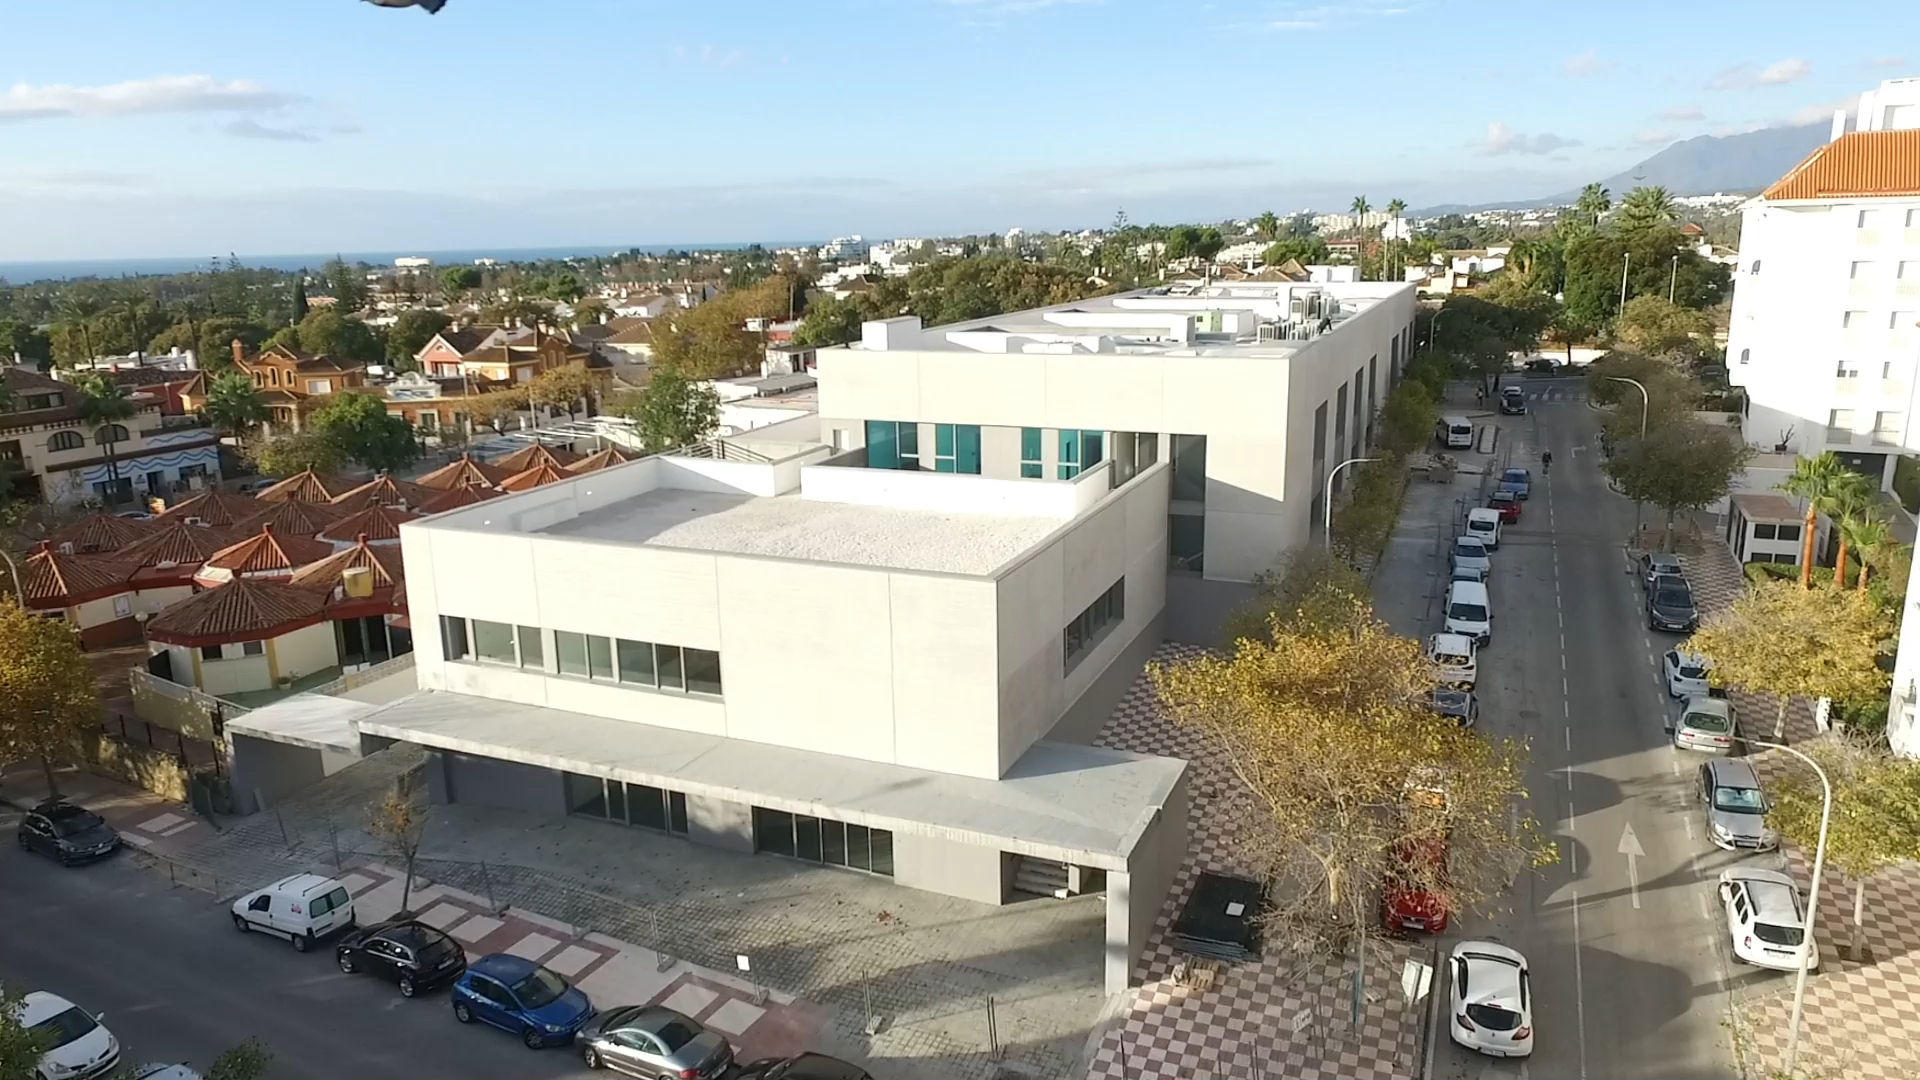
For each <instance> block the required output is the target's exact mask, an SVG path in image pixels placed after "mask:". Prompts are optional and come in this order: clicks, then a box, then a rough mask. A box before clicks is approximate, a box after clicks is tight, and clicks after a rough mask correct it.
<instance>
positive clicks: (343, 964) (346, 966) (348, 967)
mask: <svg viewBox="0 0 1920 1080" xmlns="http://www.w3.org/2000/svg"><path fill="white" fill-rule="evenodd" d="M335 960H336V961H338V963H339V964H340V970H341V971H344V972H346V973H347V974H349V975H351V974H353V973H354V972H356V971H359V970H360V967H359V965H358V964H355V963H354V962H353V954H352V953H350V952H348V951H346V950H345V949H342V950H340V952H339V953H338V954H337V955H336V956H335Z"/></svg>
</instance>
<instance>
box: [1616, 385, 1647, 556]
mask: <svg viewBox="0 0 1920 1080" xmlns="http://www.w3.org/2000/svg"><path fill="white" fill-rule="evenodd" d="M1607 378H1608V379H1609V380H1611V381H1613V382H1623V383H1630V384H1632V386H1633V388H1634V389H1635V390H1638V391H1640V441H1641V442H1646V441H1647V413H1648V412H1649V411H1650V410H1651V409H1652V407H1653V399H1652V398H1650V397H1648V396H1647V388H1646V386H1644V385H1642V384H1641V382H1640V380H1638V379H1629V378H1626V377H1625V376H1623V375H1609V376H1607ZM1640 513H1641V504H1640V500H1639V499H1635V500H1633V542H1634V543H1636V544H1637V543H1639V542H1640Z"/></svg>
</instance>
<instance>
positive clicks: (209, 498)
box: [157, 491, 265, 525]
mask: <svg viewBox="0 0 1920 1080" xmlns="http://www.w3.org/2000/svg"><path fill="white" fill-rule="evenodd" d="M263 509H265V507H264V506H263V505H261V503H260V501H259V500H258V499H255V498H254V497H253V496H251V495H234V494H231V493H228V492H224V491H207V492H202V493H201V494H199V495H195V496H194V497H193V498H191V499H186V500H183V501H181V502H177V503H175V504H173V505H172V506H169V507H167V508H166V509H165V510H164V511H162V512H161V513H160V514H158V515H157V518H158V520H160V521H164V522H167V523H169V524H171V523H173V522H176V521H184V520H185V519H187V518H190V517H197V518H199V519H200V520H201V521H204V522H206V523H207V524H209V525H232V524H234V523H235V522H238V521H245V520H246V519H248V518H250V517H258V516H260V511H261V510H263Z"/></svg>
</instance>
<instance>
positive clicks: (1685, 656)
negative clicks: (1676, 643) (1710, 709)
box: [1660, 649, 1713, 698]
mask: <svg viewBox="0 0 1920 1080" xmlns="http://www.w3.org/2000/svg"><path fill="white" fill-rule="evenodd" d="M1660 670H1661V671H1662V672H1663V673H1664V674H1665V675H1666V679H1667V696H1668V697H1672V698H1690V697H1709V696H1711V695H1712V693H1713V688H1712V687H1710V686H1708V685H1707V672H1709V671H1712V670H1713V662H1712V661H1711V660H1708V659H1707V658H1706V657H1704V656H1698V655H1696V654H1694V653H1690V652H1681V651H1680V650H1679V649H1668V650H1667V655H1666V656H1665V657H1663V658H1662V659H1661V661H1660Z"/></svg>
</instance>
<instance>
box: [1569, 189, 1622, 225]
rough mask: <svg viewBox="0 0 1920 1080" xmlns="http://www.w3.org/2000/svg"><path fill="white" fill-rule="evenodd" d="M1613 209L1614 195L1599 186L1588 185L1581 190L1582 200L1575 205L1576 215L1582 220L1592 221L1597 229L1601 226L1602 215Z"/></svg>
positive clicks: (1576, 201) (1578, 200)
mask: <svg viewBox="0 0 1920 1080" xmlns="http://www.w3.org/2000/svg"><path fill="white" fill-rule="evenodd" d="M1611 209H1613V193H1612V192H1609V191H1608V190H1607V189H1606V188H1604V187H1601V186H1600V185H1599V184H1588V185H1587V186H1586V187H1584V188H1581V189H1580V198H1579V199H1577V200H1575V201H1574V204H1573V210H1574V213H1576V214H1579V215H1580V217H1581V218H1582V219H1585V220H1590V221H1592V222H1593V224H1594V226H1595V227H1596V228H1597V227H1599V225H1600V215H1602V214H1604V213H1606V212H1607V211H1608V210H1611Z"/></svg>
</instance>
